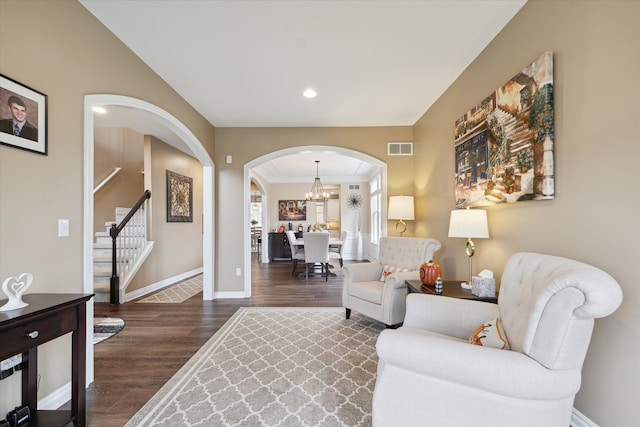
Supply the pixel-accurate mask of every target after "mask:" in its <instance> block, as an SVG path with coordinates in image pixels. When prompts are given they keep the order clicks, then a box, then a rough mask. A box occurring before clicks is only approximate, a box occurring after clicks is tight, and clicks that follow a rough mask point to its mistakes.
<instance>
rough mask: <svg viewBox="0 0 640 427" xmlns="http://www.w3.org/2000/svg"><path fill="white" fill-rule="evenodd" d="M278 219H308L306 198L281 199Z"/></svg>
mask: <svg viewBox="0 0 640 427" xmlns="http://www.w3.org/2000/svg"><path fill="white" fill-rule="evenodd" d="M278 220H280V221H306V220H307V201H306V200H279V201H278Z"/></svg>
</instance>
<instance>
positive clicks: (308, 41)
mask: <svg viewBox="0 0 640 427" xmlns="http://www.w3.org/2000/svg"><path fill="white" fill-rule="evenodd" d="M525 2H526V0H422V1H420V0H397V1H388V0H373V1H368V0H343V1H337V0H298V1H293V0H282V1H270V0H264V1H258V0H235V1H227V0H144V1H143V0H80V3H82V4H83V5H84V6H85V7H86V8H87V9H88V10H89V11H90V12H91V13H92V14H93V15H94V16H96V18H97V19H99V20H100V21H101V22H102V23H103V24H104V25H105V26H106V27H107V28H109V29H110V30H111V31H112V32H113V33H114V34H115V35H116V36H117V37H118V38H119V39H120V40H122V42H123V43H124V44H125V45H127V46H128V47H129V48H130V49H131V50H132V51H133V52H135V53H136V54H137V55H138V56H139V57H140V58H141V59H142V60H143V61H144V62H145V63H146V64H147V65H149V67H151V68H152V69H153V70H154V71H155V72H156V73H157V74H158V75H160V76H161V77H162V78H163V79H164V80H165V81H166V82H167V83H168V84H170V85H171V86H172V87H173V88H174V89H175V90H176V91H177V92H178V93H179V94H180V95H181V96H182V97H183V98H184V99H186V100H187V101H188V102H189V103H190V104H191V105H192V106H193V107H194V108H195V109H196V110H198V111H199V112H200V113H201V114H202V115H203V116H204V117H205V118H206V119H207V120H209V122H211V124H213V125H214V126H216V127H290V126H304V127H308V126H321V127H333V126H411V125H413V124H415V122H416V121H417V120H418V119H419V118H420V116H421V115H422V114H424V112H425V111H427V109H428V108H429V107H430V106H431V105H432V104H433V103H434V102H435V101H436V100H437V99H438V97H439V96H440V95H441V94H442V93H443V92H444V91H445V90H446V88H447V87H449V86H450V85H451V84H452V83H453V81H454V80H455V79H456V78H457V77H458V76H459V75H460V74H461V73H462V72H463V71H464V69H465V68H466V67H467V66H468V65H469V64H470V63H471V62H472V61H473V59H474V58H475V57H476V56H477V55H478V54H479V53H480V52H481V51H482V50H483V49H484V48H485V47H486V45H487V44H488V43H489V42H490V41H491V40H492V39H493V38H494V37H495V35H496V34H497V33H498V32H499V31H500V30H501V29H502V28H503V27H504V26H505V25H506V23H507V22H509V20H510V19H511V18H512V17H513V15H515V13H517V12H518V10H519V9H520V8H521V7H522V6H523V5H524V3H525ZM307 88H313V89H315V90H316V91H317V92H318V96H317V97H316V98H314V99H306V98H304V97H303V96H302V92H303V91H304V90H305V89H307ZM463 111H464V108H461V113H462V112H463ZM156 136H157V135H156ZM332 159H333V160H334V161H333V163H336V162H335V160H337V158H335V157H332ZM319 160H322V159H319ZM280 163H281V164H278V163H274V164H272V165H271V166H270V167H271V168H273V169H278V170H280V171H281V173H291V174H295V173H300V172H299V171H295V170H291V171H288V165H291V164H293V165H296V162H288V161H287V162H280ZM305 163H306V161H305ZM323 163H324V162H323ZM321 165H322V166H321V176H322V169H323V167H326V166H324V165H323V164H321ZM353 167H356V168H357V167H358V166H357V165H354V166H353ZM311 169H315V164H313V161H312V162H311ZM313 172H315V171H313ZM265 173H266V172H265ZM313 175H315V173H313Z"/></svg>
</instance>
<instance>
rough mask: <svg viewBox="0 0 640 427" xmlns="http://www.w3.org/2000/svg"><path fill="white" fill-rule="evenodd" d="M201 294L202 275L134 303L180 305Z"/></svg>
mask: <svg viewBox="0 0 640 427" xmlns="http://www.w3.org/2000/svg"><path fill="white" fill-rule="evenodd" d="M199 292H202V274H199V275H197V276H193V277H191V278H189V279H187V280H183V281H182V282H179V283H176V284H175V285H172V286H171V287H169V288H166V289H164V290H162V291H160V292H156V293H155V294H152V295H149V296H148V297H145V298H143V299H141V300H140V301H136V302H137V303H173V304H180V303H181V302H183V301H186V300H188V299H189V298H191V297H192V296H194V295H196V294H198V293H199Z"/></svg>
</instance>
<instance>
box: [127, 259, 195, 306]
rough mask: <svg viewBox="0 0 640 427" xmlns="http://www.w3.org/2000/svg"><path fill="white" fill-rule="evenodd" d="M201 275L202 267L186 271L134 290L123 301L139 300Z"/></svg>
mask: <svg viewBox="0 0 640 427" xmlns="http://www.w3.org/2000/svg"><path fill="white" fill-rule="evenodd" d="M201 273H202V267H200V268H196V269H195V270H191V271H187V272H185V273H181V274H178V275H177V276H173V277H169V278H168V279H164V280H161V281H159V282H156V283H152V284H151V285H148V286H145V287H144V288H140V289H136V290H135V291H132V292H129V293H127V294H126V295H125V297H124V299H123V301H124V302H129V301H132V300H134V299H137V298H141V297H143V296H146V295H149V294H152V293H154V292H156V291H159V290H160V289H162V288H166V287H167V286H170V285H173V284H175V283H178V282H181V281H183V280H186V279H188V278H189V277H193V276H195V275H198V274H201Z"/></svg>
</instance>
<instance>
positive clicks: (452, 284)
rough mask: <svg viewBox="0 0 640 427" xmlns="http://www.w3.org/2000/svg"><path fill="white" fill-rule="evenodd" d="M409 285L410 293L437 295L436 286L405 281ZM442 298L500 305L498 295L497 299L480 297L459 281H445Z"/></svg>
mask: <svg viewBox="0 0 640 427" xmlns="http://www.w3.org/2000/svg"><path fill="white" fill-rule="evenodd" d="M405 282H406V283H407V289H408V290H409V292H410V293H411V292H416V293H423V294H432V295H435V294H436V288H435V286H427V285H423V284H422V282H421V281H420V280H405ZM442 284H443V286H442V294H441V295H442V296H445V297H450V298H459V299H471V300H475V301H485V302H492V303H494V304H497V303H498V294H497V293H496V296H495V297H478V296H475V295H474V294H472V293H471V290H470V289H464V288H462V287H461V286H460V282H459V281H455V280H445V281H443V282H442Z"/></svg>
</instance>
